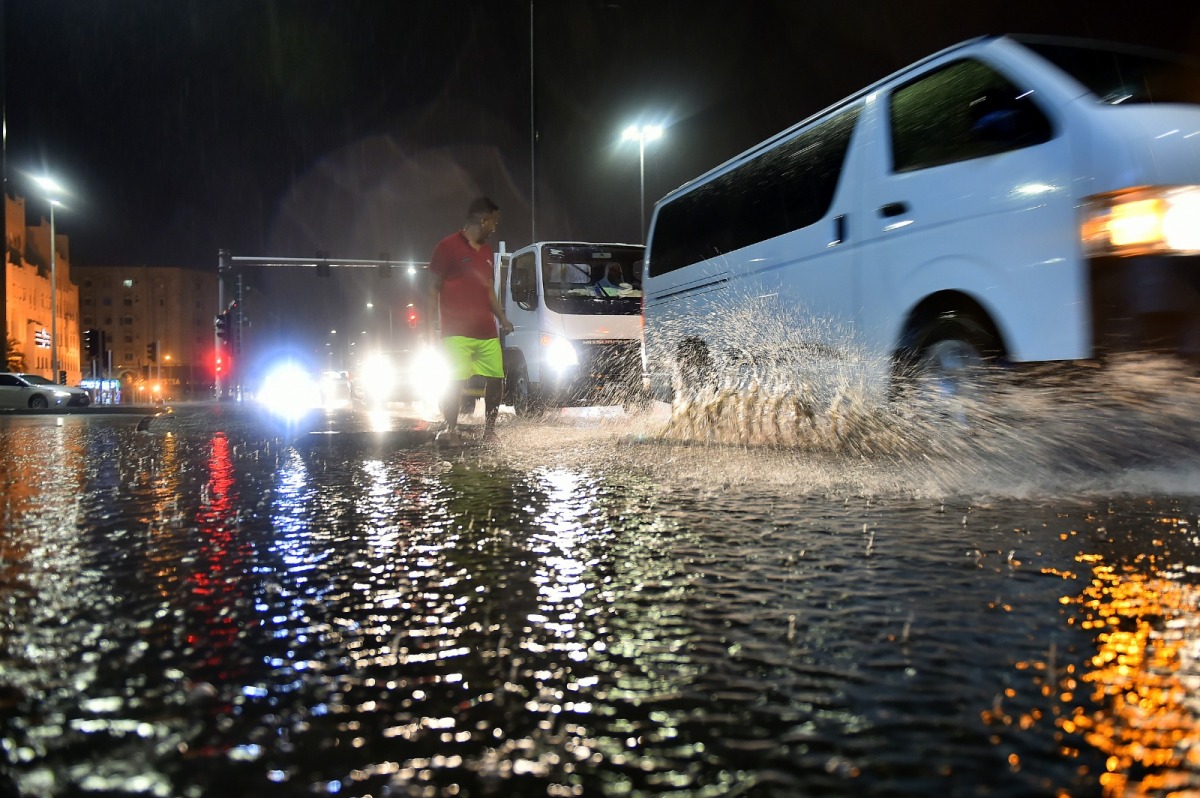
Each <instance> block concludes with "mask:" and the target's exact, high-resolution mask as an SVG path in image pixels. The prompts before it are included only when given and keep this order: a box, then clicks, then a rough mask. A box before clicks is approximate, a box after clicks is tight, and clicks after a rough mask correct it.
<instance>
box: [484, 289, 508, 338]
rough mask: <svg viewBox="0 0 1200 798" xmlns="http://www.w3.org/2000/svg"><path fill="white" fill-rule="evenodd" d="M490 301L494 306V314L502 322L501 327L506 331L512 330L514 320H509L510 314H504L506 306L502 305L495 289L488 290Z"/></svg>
mask: <svg viewBox="0 0 1200 798" xmlns="http://www.w3.org/2000/svg"><path fill="white" fill-rule="evenodd" d="M488 303H489V304H490V305H491V306H492V315H493V316H495V317H496V320H497V321H499V322H500V329H501V330H502V331H503V332H506V333H510V332H512V331H513V326H512V322H511V321H509V320H508V316H506V315H504V308H503V307H501V305H500V299H499V298H498V297H497V296H496V292H495V291H488Z"/></svg>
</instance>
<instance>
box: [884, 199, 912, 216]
mask: <svg viewBox="0 0 1200 798" xmlns="http://www.w3.org/2000/svg"><path fill="white" fill-rule="evenodd" d="M905 213H908V203H907V202H889V203H888V204H887V205H881V206H879V215H880V216H883V217H886V218H891V217H893V216H900V215H901V214H905Z"/></svg>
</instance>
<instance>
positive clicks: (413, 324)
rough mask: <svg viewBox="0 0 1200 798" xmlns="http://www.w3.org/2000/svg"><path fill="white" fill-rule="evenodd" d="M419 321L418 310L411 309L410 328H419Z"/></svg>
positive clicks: (409, 312) (409, 311) (409, 315)
mask: <svg viewBox="0 0 1200 798" xmlns="http://www.w3.org/2000/svg"><path fill="white" fill-rule="evenodd" d="M417 321H418V317H417V309H416V308H409V309H408V326H409V327H416V326H417Z"/></svg>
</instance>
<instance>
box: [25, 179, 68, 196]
mask: <svg viewBox="0 0 1200 798" xmlns="http://www.w3.org/2000/svg"><path fill="white" fill-rule="evenodd" d="M33 181H34V182H35V183H37V184H38V188H40V189H41V190H42V191H44V192H46V193H47V194H66V193H67V190H66V189H65V188H63V187H62V186H60V185H59V184H58V181H57V180H55V179H54V178H53V177H49V176H47V175H34V176H33ZM50 201H51V202H54V200H53V199H51V200H50Z"/></svg>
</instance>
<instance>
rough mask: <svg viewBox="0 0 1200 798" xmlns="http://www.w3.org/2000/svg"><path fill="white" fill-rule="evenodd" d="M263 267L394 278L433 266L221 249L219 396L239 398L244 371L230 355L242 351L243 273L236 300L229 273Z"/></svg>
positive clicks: (217, 319) (217, 325)
mask: <svg viewBox="0 0 1200 798" xmlns="http://www.w3.org/2000/svg"><path fill="white" fill-rule="evenodd" d="M240 265H245V266H260V267H267V268H272V267H274V268H279V267H285V266H286V267H289V268H297V267H298V268H306V269H316V272H317V276H318V277H329V276H331V274H332V270H333V269H375V270H377V271H378V272H379V276H380V277H385V278H386V277H391V275H392V270H393V269H397V268H403V269H407V270H408V271H409V272H413V271H416V270H423V269H427V268H428V267H429V263H428V261H416V260H392V259H391V258H389V257H388V256H387V255H386V254H384V255H381V256H380V257H379V258H376V259H363V258H330V257H327V256H326V255H325V253H323V252H318V253H317V254H316V256H314V257H311V258H284V257H275V256H258V255H252V256H247V255H233V254H231V253H230V251H229V250H227V249H221V250H217V315H216V317H215V318H214V319H213V340H214V345H215V351H216V353H217V355H216V356H217V363H216V371H215V380H214V381H215V383H216V393H217V397H218V398H222V399H223V398H239V397H240V395H241V392H242V374H241V368H240V358H236V359H235V358H233V357H228V356H230V355H238V354H240V353H241V346H242V327H243V313H242V275H241V273H240V272H239V273H238V274H237V282H236V284H235V286H234V294H233V299H231V300H228V301H227V300H226V298H225V278H226V275H228V274H230V273H232V272H234V271H235V269H236V267H237V266H240ZM227 363H232V364H233V367H232V368H230V369H228V370H226V369H224V368H223V367H222V366H223V365H224V364H227Z"/></svg>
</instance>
